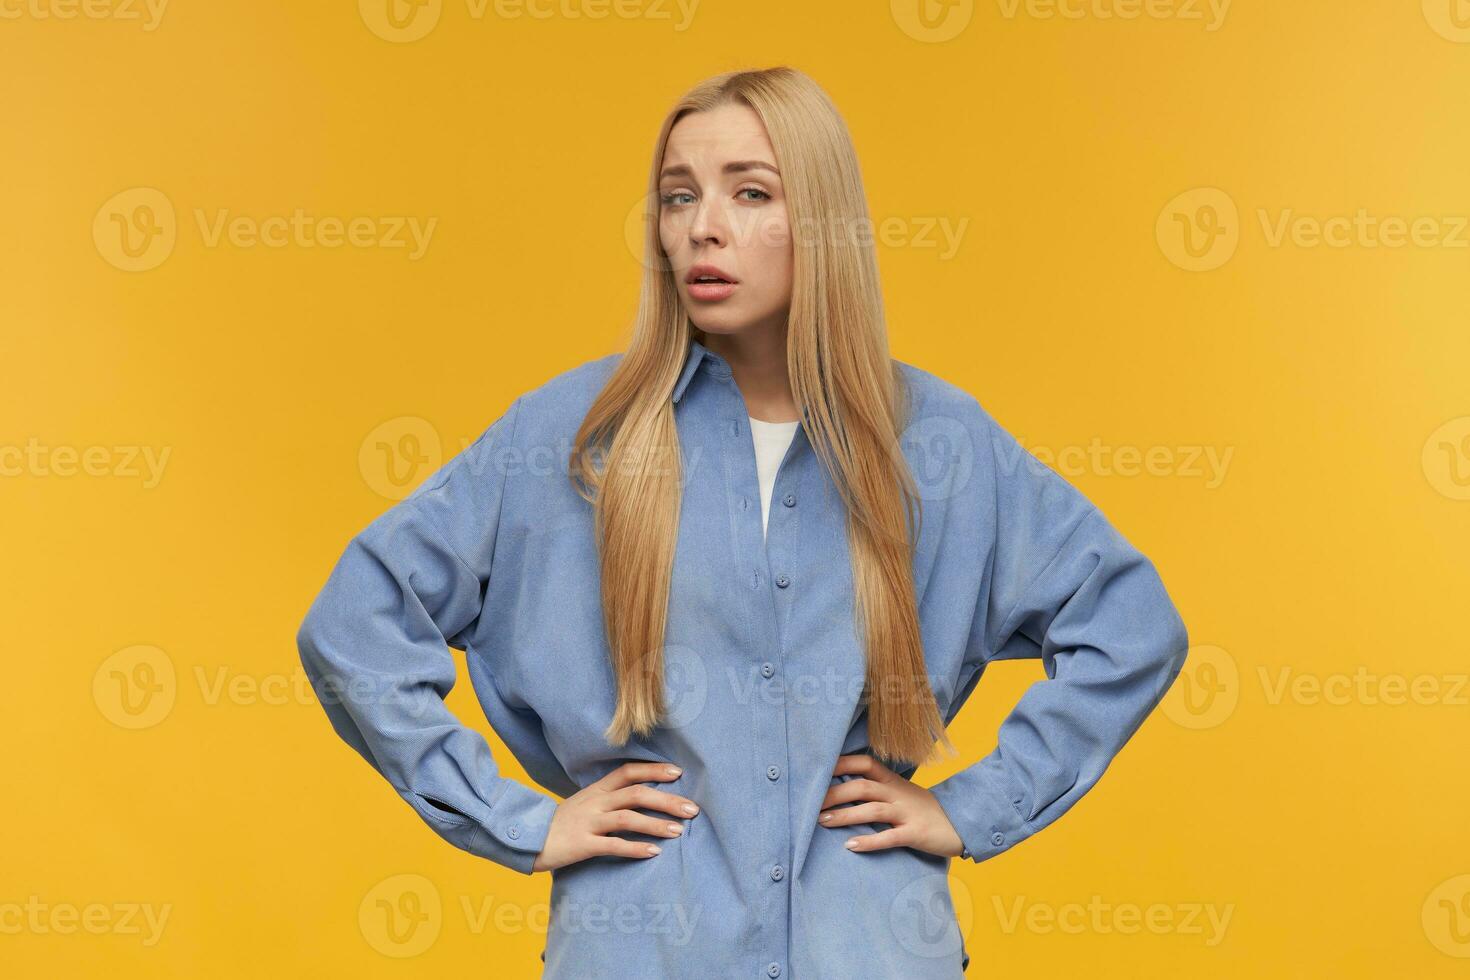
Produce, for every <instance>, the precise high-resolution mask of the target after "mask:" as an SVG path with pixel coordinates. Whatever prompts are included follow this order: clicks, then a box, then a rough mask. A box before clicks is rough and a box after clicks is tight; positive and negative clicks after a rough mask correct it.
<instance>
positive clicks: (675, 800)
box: [531, 762, 699, 871]
mask: <svg viewBox="0 0 1470 980" xmlns="http://www.w3.org/2000/svg"><path fill="white" fill-rule="evenodd" d="M679 772H680V771H679V769H677V768H676V767H674V766H670V765H669V764H667V763H664V762H625V763H623V764H622V765H621V766H619V767H618V768H616V769H614V770H613V771H612V772H610V773H608V774H607V775H606V776H603V777H602V778H601V779H599V780H598V781H597V782H595V783H592V784H591V785H590V786H587V787H586V788H585V789H583V790H581V791H580V792H578V793H576V794H575V795H573V796H569V797H567V798H566V799H565V800H563V801H562V802H561V803H560V804H558V806H557V808H556V813H555V814H553V815H552V818H551V828H550V830H548V831H547V833H546V844H545V846H544V847H542V849H541V853H540V854H538V855H536V861H535V863H534V864H532V865H531V870H532V871H551V870H552V869H554V868H561V867H565V866H566V865H568V864H575V863H576V862H578V861H581V860H584V859H586V858H589V857H595V856H597V855H599V854H617V855H620V856H622V857H631V858H648V857H653V856H654V855H655V854H657V853H658V845H657V844H653V843H650V842H648V841H636V840H626V839H624V838H622V837H611V836H608V835H609V834H611V833H613V832H615V831H620V830H631V831H634V832H636V833H640V834H652V835H655V836H658V837H678V836H679V835H680V834H681V833H683V832H684V826H683V824H679V823H671V822H669V821H668V820H661V819H659V818H658V817H650V816H647V815H646V814H642V813H637V812H635V810H634V809H633V808H634V807H642V808H644V809H647V810H659V811H662V812H664V813H670V814H673V815H674V816H676V817H681V818H683V819H688V818H689V817H692V816H694V815H695V814H696V813H698V812H699V806H698V805H697V804H696V803H695V802H694V801H693V800H691V799H687V798H685V797H683V796H676V795H675V794H673V793H666V792H664V791H663V790H658V789H654V788H653V787H652V786H640V785H638V784H639V783H642V782H645V781H647V780H671V779H678V778H679Z"/></svg>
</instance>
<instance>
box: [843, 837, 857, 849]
mask: <svg viewBox="0 0 1470 980" xmlns="http://www.w3.org/2000/svg"><path fill="white" fill-rule="evenodd" d="M842 846H843V847H845V848H847V849H848V850H849V851H851V850H853V849H854V848H856V847H857V838H856V837H849V838H848V839H847V843H845V844H843V845H842Z"/></svg>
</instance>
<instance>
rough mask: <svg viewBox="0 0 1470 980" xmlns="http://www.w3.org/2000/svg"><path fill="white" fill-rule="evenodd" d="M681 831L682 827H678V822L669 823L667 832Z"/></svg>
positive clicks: (677, 832) (679, 832) (676, 833)
mask: <svg viewBox="0 0 1470 980" xmlns="http://www.w3.org/2000/svg"><path fill="white" fill-rule="evenodd" d="M683 832H684V828H683V827H680V826H679V825H678V824H676V823H671V824H669V833H671V834H675V835H678V834H682V833H683Z"/></svg>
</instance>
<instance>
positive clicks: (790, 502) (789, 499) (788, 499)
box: [781, 493, 796, 507]
mask: <svg viewBox="0 0 1470 980" xmlns="http://www.w3.org/2000/svg"><path fill="white" fill-rule="evenodd" d="M781 503H783V504H785V505H786V506H787V507H795V506H796V494H794V493H788V494H787V495H786V496H784V497H782V498H781Z"/></svg>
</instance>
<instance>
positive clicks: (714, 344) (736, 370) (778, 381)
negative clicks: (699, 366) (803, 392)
mask: <svg viewBox="0 0 1470 980" xmlns="http://www.w3.org/2000/svg"><path fill="white" fill-rule="evenodd" d="M704 346H705V347H707V348H709V349H710V350H712V351H714V352H715V353H716V354H719V355H720V356H721V357H723V358H724V359H725V360H726V361H728V362H729V364H730V372H731V374H733V375H734V377H735V383H736V385H738V386H739V388H740V394H741V395H742V396H744V398H745V410H746V412H747V413H748V414H749V415H750V417H751V418H754V419H758V420H760V421H762V422H795V421H797V420H798V418H799V413H798V412H797V410H796V400H795V399H794V398H793V397H792V395H791V377H790V374H789V373H788V371H787V366H786V323H785V321H784V320H783V321H782V322H781V323H780V324H779V325H778V326H776V327H764V328H759V327H750V328H747V329H745V330H742V331H740V332H739V333H730V334H718V333H707V334H706V341H705V345H704Z"/></svg>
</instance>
